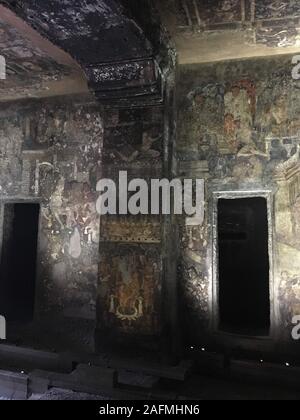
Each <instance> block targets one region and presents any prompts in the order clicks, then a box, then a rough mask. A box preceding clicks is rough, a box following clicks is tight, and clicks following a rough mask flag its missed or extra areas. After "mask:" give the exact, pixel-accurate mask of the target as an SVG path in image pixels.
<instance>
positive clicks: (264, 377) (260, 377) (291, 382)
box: [230, 360, 300, 390]
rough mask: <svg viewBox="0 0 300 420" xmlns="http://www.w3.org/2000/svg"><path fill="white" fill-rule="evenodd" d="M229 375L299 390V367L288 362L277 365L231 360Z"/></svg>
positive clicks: (239, 378)
mask: <svg viewBox="0 0 300 420" xmlns="http://www.w3.org/2000/svg"><path fill="white" fill-rule="evenodd" d="M230 377H231V378H233V379H238V380H243V381H245V380H247V381H250V382H254V383H256V382H259V383H265V384H270V385H275V386H281V387H282V386H291V387H293V388H297V389H299V390H300V368H299V367H296V366H291V365H289V364H286V365H279V364H273V363H264V362H260V363H259V362H255V361H249V360H232V361H231V364H230Z"/></svg>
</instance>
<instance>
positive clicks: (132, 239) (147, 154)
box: [97, 107, 164, 340]
mask: <svg viewBox="0 0 300 420" xmlns="http://www.w3.org/2000/svg"><path fill="white" fill-rule="evenodd" d="M163 115H164V114H163V109H162V108H161V107H153V108H144V109H120V110H117V109H116V110H113V109H106V112H105V116H104V121H105V131H104V142H103V150H102V157H103V166H102V174H103V176H105V177H108V178H110V179H113V180H115V182H116V184H118V179H119V171H123V170H125V171H127V173H128V180H129V181H130V179H132V178H142V179H145V180H148V181H150V179H151V178H161V177H162V174H163V172H162V170H163V158H164V149H163V135H162V133H163ZM162 246H163V245H162V220H161V218H160V216H150V215H149V216H142V215H138V216H129V215H126V216H121V215H118V216H113V215H109V216H102V217H101V226H100V265H99V285H98V300H97V302H98V304H97V313H98V315H97V319H98V329H99V334H98V335H99V337H101V336H103V335H104V334H101V330H106V331H107V330H108V329H109V331H110V333H111V334H115V335H120V334H127V335H130V336H131V337H136V339H137V340H138V339H139V337H143V336H145V335H146V336H157V335H159V333H160V330H161V328H162V326H161V308H160V301H161V289H162V264H163V252H162V249H163V248H162ZM106 335H107V334H106Z"/></svg>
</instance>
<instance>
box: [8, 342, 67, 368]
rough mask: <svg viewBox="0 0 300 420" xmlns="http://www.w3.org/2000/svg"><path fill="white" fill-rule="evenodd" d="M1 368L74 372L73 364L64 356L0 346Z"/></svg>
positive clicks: (11, 346) (24, 348) (23, 348)
mask: <svg viewBox="0 0 300 420" xmlns="http://www.w3.org/2000/svg"><path fill="white" fill-rule="evenodd" d="M0 366H1V367H5V368H7V367H9V368H16V369H20V370H24V371H30V370H32V369H42V370H49V371H57V372H72V367H73V363H72V360H71V359H68V358H67V357H65V356H64V355H61V354H57V353H52V352H47V351H41V350H34V349H30V348H26V347H18V346H13V345H7V344H0Z"/></svg>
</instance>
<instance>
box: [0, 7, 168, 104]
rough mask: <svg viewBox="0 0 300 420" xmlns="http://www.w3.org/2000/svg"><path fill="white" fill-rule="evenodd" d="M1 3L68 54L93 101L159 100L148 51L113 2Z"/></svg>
mask: <svg viewBox="0 0 300 420" xmlns="http://www.w3.org/2000/svg"><path fill="white" fill-rule="evenodd" d="M2 3H4V4H5V5H6V6H7V7H9V8H10V9H11V10H12V11H13V12H14V13H16V15H18V16H19V17H21V18H22V19H24V20H25V21H26V22H27V23H28V24H29V25H30V26H31V27H32V28H34V29H35V30H36V31H38V32H39V34H41V35H43V36H44V37H46V38H47V39H48V40H50V41H51V42H52V43H53V44H55V45H56V46H58V47H60V48H61V49H62V50H64V51H66V52H67V53H69V54H70V56H71V57H72V58H73V59H75V60H76V61H77V62H78V63H79V64H80V66H81V67H82V69H83V70H84V72H85V74H86V76H87V79H88V83H89V86H90V88H91V89H92V90H93V91H94V92H95V93H96V96H98V97H99V98H101V99H109V98H111V97H114V98H124V97H128V98H130V97H146V96H154V97H155V96H159V93H160V78H159V72H158V69H157V65H156V61H155V57H154V50H153V47H152V45H151V43H150V42H149V40H148V39H147V37H146V36H145V34H144V32H143V30H142V29H141V28H140V27H139V26H138V24H137V23H136V22H135V20H134V19H133V18H132V17H131V16H130V14H129V11H128V10H127V9H125V8H124V6H123V5H121V3H120V2H119V1H118V0H83V1H78V0H51V1H49V0H16V1H11V0H7V1H2ZM141 7H142V2H141Z"/></svg>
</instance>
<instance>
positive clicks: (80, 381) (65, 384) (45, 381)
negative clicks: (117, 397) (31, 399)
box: [29, 365, 117, 395]
mask: <svg viewBox="0 0 300 420" xmlns="http://www.w3.org/2000/svg"><path fill="white" fill-rule="evenodd" d="M116 385H117V372H116V371H114V370H113V369H107V368H101V367H96V366H88V365H79V366H77V368H76V369H75V370H74V371H73V372H72V373H70V374H64V373H57V372H46V371H43V370H35V371H33V372H32V373H30V374H29V389H30V392H31V393H35V394H37V393H39V394H43V393H45V392H46V391H47V390H48V389H50V388H61V389H67V390H71V391H77V392H85V393H88V394H94V395H99V393H101V391H103V390H112V389H113V388H115V387H116Z"/></svg>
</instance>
